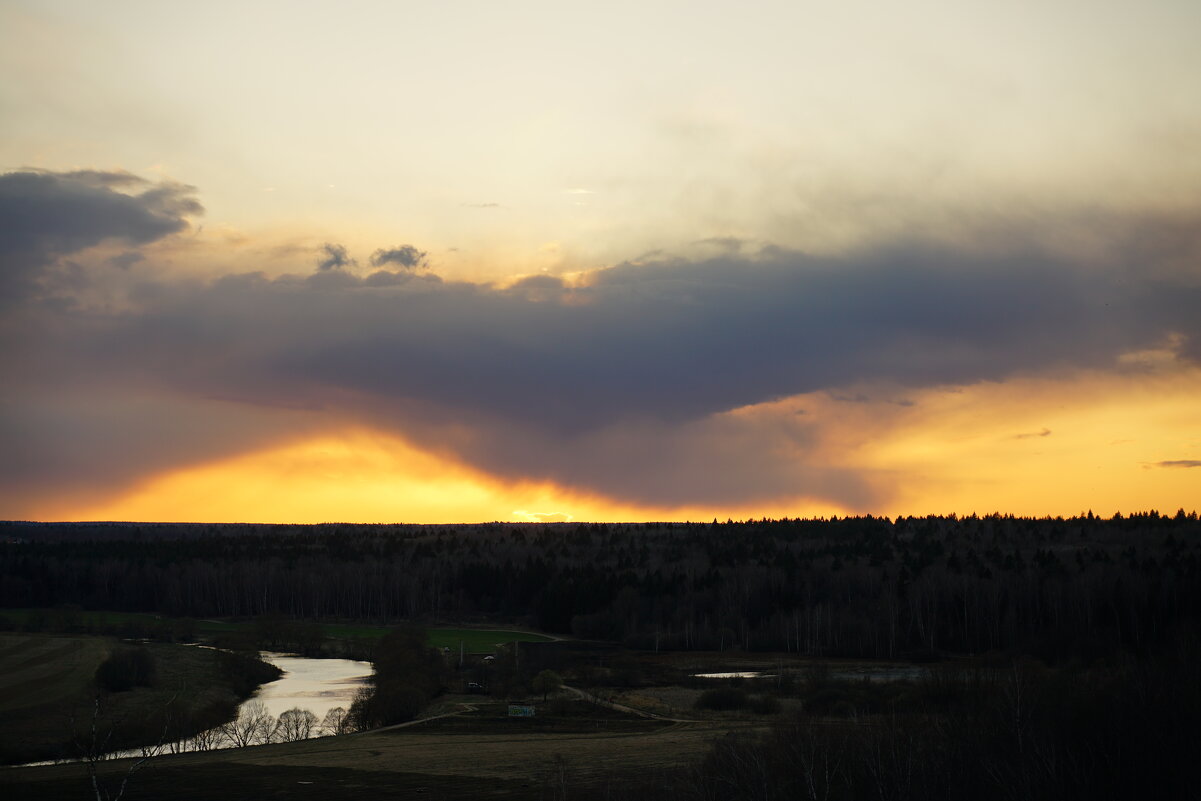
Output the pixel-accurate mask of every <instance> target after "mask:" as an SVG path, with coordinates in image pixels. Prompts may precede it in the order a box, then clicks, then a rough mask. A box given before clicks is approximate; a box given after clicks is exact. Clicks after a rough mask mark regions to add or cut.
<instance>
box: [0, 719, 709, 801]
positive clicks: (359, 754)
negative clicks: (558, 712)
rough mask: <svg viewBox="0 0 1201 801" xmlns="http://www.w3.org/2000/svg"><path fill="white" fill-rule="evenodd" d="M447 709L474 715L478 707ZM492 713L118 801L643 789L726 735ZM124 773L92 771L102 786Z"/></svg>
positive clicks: (19, 789) (225, 766)
mask: <svg viewBox="0 0 1201 801" xmlns="http://www.w3.org/2000/svg"><path fill="white" fill-rule="evenodd" d="M455 700H457V701H462V702H464V703H471V704H474V703H477V702H478V697H476V696H461V697H458V698H457V699H455ZM502 708H503V707H502V706H500V705H495V704H484V705H481V708H480V709H479V710H478V712H477V713H475V714H468V715H465V716H464V717H462V718H442V719H440V720H437V721H431V722H430V723H427V724H420V725H417V726H411V727H407V728H402V729H392V730H381V731H375V732H367V733H364V734H358V735H347V736H343V737H326V738H322V739H317V740H308V741H305V742H300V743H290V744H278V745H269V746H259V747H254V748H243V749H234V750H229V751H214V752H210V753H199V754H182V755H178V756H170V757H164V758H160V759H157V760H154V761H152V762H150V763H148V764H147V765H146V766H145V767H144V768H143V769H142V770H141V771H139V772H138V773H136V774H135V775H134V776H133V778H132V779H131V780H130V783H129V787H128V791H127V793H126V795H125V798H128V799H131V801H138V800H139V799H160V798H173V799H211V798H222V799H229V800H230V801H239V800H240V799H261V798H281V797H282V798H298V799H309V798H312V799H330V801H340V799H360V798H380V799H394V798H425V799H439V800H440V801H462V800H465V799H488V798H506V799H530V800H531V801H532V800H533V799H540V798H544V797H547V796H545V795H544V794H545V792H546V789H547V783H548V782H550V781H553V780H554V777H555V776H556V774H565V775H567V776H568V777H569V778H570V780H571V782H572V783H573V785H578V784H580V783H584V784H590V785H593V786H606V782H610V781H613V780H614V777H618V778H620V777H626V778H627V779H628V777H630V776H637V777H643V778H645V777H653V776H655V775H656V772H659V771H664V770H671V769H673V768H675V767H676V766H678V765H681V764H684V763H686V762H689V761H691V760H695V759H697V758H699V757H700V756H701V755H702V754H704V753H705V752H706V750H707V749H708V748H709V744H710V743H711V742H712V740H713V739H714V738H716V737H719V736H721V734H723V733H724V732H725V731H728V730H729V728H730V726H729V725H716V724H707V723H702V724H664V723H662V722H658V721H647V720H641V719H636V718H630V717H626V716H622V715H619V714H616V713H613V712H611V711H609V710H604V709H599V710H598V709H593V708H591V706H590V705H581V704H577V705H575V706H574V709H575V711H573V712H571V713H568V714H566V715H563V716H561V717H555V716H553V715H546V716H543V717H539V718H533V719H522V720H516V719H506V718H502V717H500V710H501V709H502ZM539 709H540V710H542V707H541V706H539ZM539 714H540V715H542V714H543V713H542V712H541V711H540V712H539ZM128 764H129V762H128V761H127V760H124V761H116V762H112V763H104V764H103V765H102V768H101V769H102V770H103V771H105V772H107V773H108V774H109V778H108V782H109V784H110V786H113V785H115V784H116V783H117V782H119V778H120V776H121V775H122V774H123V773H124V771H125V770H126V769H127V767H128ZM86 790H87V777H86V772H85V770H84V769H83V768H82V767H81V766H79V765H61V766H53V767H45V768H21V769H11V770H7V771H0V795H2V796H3V797H4V798H6V799H13V801H25V799H29V801H32V800H33V799H38V801H48V800H51V799H68V798H79V797H82V796H83V795H86ZM612 797H614V798H620V797H621V793H620V792H619V791H615V793H614V794H613V795H612Z"/></svg>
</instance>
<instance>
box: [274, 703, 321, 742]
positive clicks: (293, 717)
mask: <svg viewBox="0 0 1201 801" xmlns="http://www.w3.org/2000/svg"><path fill="white" fill-rule="evenodd" d="M316 726H317V716H316V715H314V714H313V713H312V712H310V711H309V710H307V709H300V708H299V707H293V708H292V709H289V710H288V711H286V712H282V713H280V716H279V725H278V727H277V732H278V735H277V736H278V737H279V739H280V741H281V742H285V743H294V742H296V741H297V740H307V739H309V738H310V737H312V736H313V730H314V729H315V728H316Z"/></svg>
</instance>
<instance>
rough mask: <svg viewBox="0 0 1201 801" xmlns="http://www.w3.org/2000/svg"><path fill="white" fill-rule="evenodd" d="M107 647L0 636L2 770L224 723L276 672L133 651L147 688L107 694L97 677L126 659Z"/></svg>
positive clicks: (67, 639) (253, 663)
mask: <svg viewBox="0 0 1201 801" xmlns="http://www.w3.org/2000/svg"><path fill="white" fill-rule="evenodd" d="M133 648H134V647H133V646H130V645H129V644H124V643H121V642H119V641H118V640H116V639H115V638H112V637H99V636H88V635H75V636H66V635H52V634H13V633H4V634H0V717H2V718H3V720H4V725H3V726H2V727H0V763H2V764H17V763H23V762H32V761H38V760H48V759H62V758H79V757H85V756H87V755H88V754H89V753H98V752H103V751H111V750H117V749H121V748H135V747H139V746H143V745H155V744H157V743H159V742H166V741H170V740H176V739H181V738H184V737H188V736H190V735H192V734H194V733H196V732H199V731H204V730H205V729H209V728H211V727H213V726H216V725H219V724H220V723H223V722H225V721H227V720H231V719H232V718H233V717H234V715H235V714H236V711H237V708H238V705H239V704H240V703H241V702H242V701H244V700H245V699H246V698H249V697H250V696H251V695H252V694H253V693H254V692H255V691H256V690H257V689H258V688H259V686H260V685H261V684H263V683H264V682H266V681H271V680H273V679H274V678H277V677H278V675H279V673H278V670H277V669H276V668H274V667H272V666H270V665H267V664H265V663H263V662H261V661H259V660H258V659H257V658H255V657H253V656H230V655H228V654H222V653H220V652H217V651H213V650H211V649H201V648H195V647H191V646H185V645H176V644H165V643H145V644H138V645H137V646H136V650H138V651H140V652H144V653H145V654H146V656H147V657H148V659H149V664H151V665H152V666H153V667H152V674H151V676H150V677H149V678H148V681H147V684H146V685H144V686H135V687H132V688H130V689H126V690H122V691H117V692H110V691H105V690H103V689H102V688H101V687H100V686H98V684H97V681H96V671H97V669H98V668H99V667H100V666H101V665H102V664H104V663H105V661H106V660H107V659H109V658H110V657H111V656H112V655H113V654H114V653H115V652H117V651H119V650H125V649H133Z"/></svg>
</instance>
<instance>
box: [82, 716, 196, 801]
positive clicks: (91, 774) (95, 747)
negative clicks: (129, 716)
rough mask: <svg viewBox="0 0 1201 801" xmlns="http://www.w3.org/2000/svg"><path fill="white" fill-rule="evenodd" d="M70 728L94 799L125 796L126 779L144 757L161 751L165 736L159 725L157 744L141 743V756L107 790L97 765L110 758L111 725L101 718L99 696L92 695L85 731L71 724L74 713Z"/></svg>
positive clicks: (111, 800)
mask: <svg viewBox="0 0 1201 801" xmlns="http://www.w3.org/2000/svg"><path fill="white" fill-rule="evenodd" d="M174 700H175V699H174V698H172V699H171V701H168V702H167V704H168V706H170V704H171V703H172V702H174ZM71 724H72V725H71V728H72V731H75V732H76V735H75V737H74V741H75V747H76V749H77V750H78V751H79V752H80V755H81V759H82V760H83V762H84V764H86V765H87V768H88V779H89V781H90V782H91V785H92V792H93V793H94V794H95V796H96V801H119V799H120V798H121V797H122V796H124V795H125V789H126V787H127V786H128V785H129V779H130V777H131V776H133V774H134V773H136V772H137V771H138V769H139V768H141V767H142V765H144V764H146V760H148V759H150V758H151V757H153V756H157V755H158V754H159V753H161V752H162V750H163V742H164V741H165V740H166V737H167V725H166V724H164V725H163V731H162V734H160V735H159V738H158V743H156V744H155V745H153V746H143V747H142V748H141V749H140V750H141V754H142V756H141V758H139V759H136V760H133V761H132V762H130V764H129V767H128V769H126V771H125V773H124V775H121V782H120V784H118V785H117V787H116V791H115V792H114V791H113V790H110V789H109V788H108V787H107V786H105V784H104V782H102V781H101V778H100V771H99V770H98V765H99V764H100V763H101V762H103V761H105V760H106V759H110V758H112V755H111V754H110V751H109V741H110V739H111V738H112V735H113V729H112V726H111V725H104V722H103V721H102V712H101V707H100V698H99V697H96V698H95V699H93V702H92V719H91V724H90V726H89V727H88V731H87V733H86V734H83V735H80V734H78V730H77V729H76V727H75V720H74V716H73V715H72V719H71Z"/></svg>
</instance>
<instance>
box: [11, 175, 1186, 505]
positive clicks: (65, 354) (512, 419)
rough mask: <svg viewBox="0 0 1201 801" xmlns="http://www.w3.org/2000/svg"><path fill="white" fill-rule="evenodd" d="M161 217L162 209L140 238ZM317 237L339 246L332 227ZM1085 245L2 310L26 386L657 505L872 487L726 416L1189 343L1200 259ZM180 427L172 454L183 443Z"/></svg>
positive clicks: (228, 292) (158, 290) (16, 382)
mask: <svg viewBox="0 0 1201 801" xmlns="http://www.w3.org/2000/svg"><path fill="white" fill-rule="evenodd" d="M37 178H38V179H39V180H41V178H43V176H37ZM57 180H59V181H60V182H66V180H65V179H62V178H61V177H60V178H59V179H57ZM29 186H30V187H31V190H30V191H31V192H33V194H34V195H35V196H36V195H37V193H38V192H43V191H45V189H44V187H43V186H41V185H40V184H37V183H36V182H33V183H30V184H29ZM72 191H73V192H76V193H84V194H85V195H86V193H87V192H95V191H98V190H93V189H90V188H87V189H81V188H78V187H76V188H75V189H73V190H72ZM104 191H106V192H107V190H104ZM62 193H63V194H67V195H70V194H71V193H70V192H65V191H63V192H62ZM86 196H87V197H92V195H86ZM110 196H111V197H110ZM100 197H101V199H102V200H104V201H105V202H112V203H115V204H118V205H119V204H121V203H123V202H125V201H123V200H120V198H125V199H126V200H129V197H128V196H117V195H115V193H112V192H108V194H103V195H100ZM138 197H142V196H138ZM114 198H116V199H114ZM122 219H124V218H122ZM131 219H138V220H141V219H142V217H140V216H136V215H133V216H131ZM168 220H169V221H170V220H174V223H173V224H179V223H180V221H179V220H178V219H177V218H168ZM29 223H30V225H31V227H32V228H33V230H35V231H36V230H42V231H47V230H51V229H52V228H54V226H55V225H57V226H58V227H59V228H67V229H70V228H71V226H72V225H74V223H64V222H61V221H59V222H52V221H48V220H41V219H31V220H30V221H29ZM128 227H130V228H132V229H133V230H135V231H138V232H141V231H142V230H143V229H142V228H138V227H136V226H132V224H131V225H130V226H128ZM171 228H172V225H168V224H163V225H162V228H161V229H160V228H155V227H153V226H152V225H150V224H149V223H147V224H146V225H145V233H144V234H143V233H139V235H142V236H151V235H152V234H153V233H157V232H159V231H160V230H169V229H171ZM105 230H106V231H109V232H110V233H108V234H107V235H114V234H112V233H111V232H112V231H113V230H120V229H119V227H118V226H115V225H110V226H108V227H107V228H106V229H105ZM160 235H161V234H160ZM86 238H87V237H83V239H86ZM128 238H131V239H134V237H133V236H132V235H130V236H129V237H128ZM60 240H61V237H60V239H56V240H55V241H60ZM81 241H82V240H81ZM58 247H62V246H61V245H59V246H58ZM1114 252H1115V253H1121V252H1124V251H1122V250H1121V248H1115V249H1114ZM326 254H327V258H330V259H334V261H335V262H338V261H341V263H345V262H346V260H347V259H348V257H347V256H346V255H345V250H344V249H341V248H340V247H338V246H332V245H331V246H329V247H328V248H327V250H326ZM1095 262H1096V260H1095V259H1094V260H1092V261H1091V262H1090V263H1086V264H1083V263H1077V262H1076V261H1073V260H1072V259H1069V258H1066V257H1052V256H1048V255H1045V254H1043V253H1041V252H1039V251H1037V250H1034V249H1029V250H1023V249H1021V248H1019V247H1016V246H1015V247H1013V248H1012V249H1011V250H1010V251H1009V252H1007V253H1001V254H999V255H998V252H997V251H996V249H990V250H987V251H985V254H984V255H982V254H981V253H978V252H974V251H973V250H972V249H970V248H968V247H950V246H944V247H929V246H923V245H919V244H912V243H903V244H898V245H895V246H893V247H889V248H878V249H876V250H874V251H872V252H866V253H859V254H855V255H851V256H847V257H844V258H818V257H813V256H808V255H805V254H801V253H796V252H789V251H784V250H780V249H771V250H766V251H762V252H761V254H760V255H759V256H758V257H755V258H750V257H741V256H738V255H736V254H727V255H725V256H722V257H719V258H713V259H707V260H702V261H685V260H660V261H656V262H650V263H626V264H620V265H617V266H614V267H611V268H608V269H603V270H598V271H596V272H594V273H591V274H589V275H588V276H586V277H585V280H584V281H583V282H582V284H577V285H566V284H564V283H563V282H562V281H561V280H560V279H558V278H555V277H553V276H532V277H529V278H526V279H522V280H521V281H518V282H517V283H516V284H514V285H512V286H509V287H506V288H495V287H490V286H486V285H479V284H469V283H462V282H450V281H447V282H442V281H440V280H438V279H437V278H436V277H433V276H430V277H429V280H424V278H423V276H427V275H428V273H423V274H421V276H414V275H411V274H410V273H408V272H400V273H391V272H388V271H380V272H377V273H374V274H372V275H371V276H369V277H367V278H360V277H357V276H355V275H353V274H351V273H349V272H346V271H344V270H339V269H334V267H335V266H337V265H335V264H331V265H330V266H329V267H328V268H327V269H323V270H321V271H318V272H317V273H315V274H311V275H308V276H299V275H291V276H283V277H279V278H274V279H272V278H267V277H265V276H263V275H261V274H254V273H250V274H244V275H234V276H226V277H224V278H222V279H219V280H216V281H212V282H209V283H189V282H184V281H176V282H172V281H170V280H167V279H156V280H155V282H154V283H149V284H147V283H142V284H138V285H136V286H131V288H130V297H131V298H134V299H135V300H136V305H135V306H133V307H131V308H129V309H126V310H123V311H117V312H112V311H100V310H95V311H91V312H89V311H87V310H86V309H74V310H72V311H71V313H70V314H67V313H65V312H62V311H57V310H55V309H51V308H30V309H27V310H25V313H24V314H23V315H22V317H21V319H19V320H12V321H6V323H4V324H3V327H0V331H3V332H4V338H5V345H6V349H7V350H8V353H9V355H10V357H9V358H7V359H4V368H3V369H4V377H5V382H6V384H7V386H8V387H9V389H10V391H15V392H20V393H21V394H22V396H23V397H27V398H31V399H32V400H30V401H29V403H31V404H33V405H34V406H36V405H37V398H38V397H40V396H43V395H44V396H47V397H51V396H52V397H63V396H70V397H89V396H90V394H99V393H100V392H105V393H109V394H113V393H116V394H117V395H120V394H122V393H124V394H126V395H128V396H129V397H131V398H163V399H176V400H178V399H192V400H196V401H197V402H200V401H205V402H208V401H213V402H218V403H220V404H221V409H222V410H223V412H222V413H223V414H227V413H230V412H229V410H230V409H231V408H234V409H236V408H242V407H245V408H247V409H248V410H253V409H259V410H261V409H278V408H289V409H296V408H303V409H308V410H310V412H311V414H314V415H319V416H320V415H325V416H327V417H328V418H329V419H331V420H340V421H343V422H345V421H358V422H368V423H369V424H371V425H374V426H377V427H381V428H391V429H393V430H395V431H397V432H398V433H401V434H403V435H404V436H406V437H408V438H410V439H414V440H417V441H419V442H421V443H422V444H425V445H428V446H437V447H438V448H439V449H440V450H450V451H453V452H455V453H457V454H458V455H459V456H461V457H462V458H464V459H466V460H467V461H469V462H471V463H472V464H475V465H477V466H480V467H482V468H484V469H487V470H490V471H492V472H494V473H496V474H499V475H506V476H512V477H530V476H533V477H539V478H550V479H554V480H556V481H560V482H563V483H566V484H569V485H572V486H579V487H588V488H591V489H595V490H599V491H602V492H608V493H611V494H613V495H615V496H617V497H623V498H630V499H638V500H640V501H643V502H650V503H679V504H684V503H692V502H714V503H716V502H722V503H728V502H739V501H747V500H753V499H765V498H772V497H781V496H785V495H797V494H802V493H804V492H808V493H810V494H812V495H814V496H815V497H820V498H825V499H834V500H838V501H841V502H846V503H855V504H864V503H867V502H870V501H871V500H872V499H873V495H872V490H871V488H870V487H869V486H868V484H867V483H866V481H865V480H864V478H863V477H862V476H857V475H855V474H853V473H850V472H846V471H841V472H840V471H837V470H833V469H830V468H828V467H826V466H824V465H814V464H809V463H808V462H807V461H806V457H805V454H806V453H809V452H810V451H811V450H812V448H813V447H815V442H816V439H817V434H816V432H817V429H816V426H817V425H818V423H817V422H816V421H809V420H808V418H807V417H806V418H801V417H798V416H797V415H795V414H790V415H788V417H787V419H785V418H780V419H775V418H772V419H763V420H759V419H756V420H744V419H741V418H739V417H738V416H728V415H727V416H722V417H715V416H714V415H717V414H718V413H721V412H726V411H729V410H732V409H736V408H739V407H743V406H747V405H750V404H757V403H762V402H765V401H770V400H774V399H779V398H784V397H787V396H791V395H796V394H800V393H807V392H812V391H818V390H827V391H838V390H839V388H845V387H853V386H856V385H862V384H874V385H878V386H889V385H894V386H895V387H896V388H897V389H896V392H897V395H896V397H903V393H904V388H906V387H910V388H921V387H929V386H934V385H963V384H969V383H972V382H977V381H983V380H1004V379H1006V378H1007V377H1010V376H1014V375H1019V374H1029V373H1034V372H1044V373H1047V372H1054V371H1068V370H1074V369H1079V368H1115V367H1119V366H1120V361H1119V357H1120V356H1121V355H1122V354H1124V353H1127V352H1129V351H1132V350H1144V349H1149V348H1157V347H1163V346H1164V345H1165V344H1166V343H1170V342H1174V343H1177V346H1178V351H1179V353H1181V354H1182V355H1184V356H1185V357H1188V355H1189V354H1191V353H1195V352H1196V349H1197V347H1198V346H1197V342H1198V338H1199V337H1201V316H1199V315H1197V314H1196V313H1195V312H1196V309H1198V308H1201V289H1199V288H1198V286H1197V284H1196V282H1195V281H1194V280H1193V279H1191V278H1188V276H1185V278H1180V279H1179V280H1177V279H1176V278H1173V277H1172V276H1173V275H1174V274H1173V273H1171V272H1170V271H1168V272H1165V273H1162V274H1159V275H1158V276H1157V277H1156V278H1155V280H1147V279H1145V278H1144V277H1143V276H1144V273H1145V272H1146V271H1147V270H1148V268H1149V266H1151V267H1153V266H1154V264H1150V263H1148V262H1147V261H1145V260H1130V261H1124V260H1122V259H1121V258H1118V257H1115V258H1114V259H1113V260H1112V261H1110V262H1108V263H1105V264H1098V263H1095ZM131 280H140V281H143V282H144V281H146V280H147V279H144V278H142V279H133V278H131ZM1128 369H1137V368H1136V367H1130V368H1128ZM890 391H891V390H890ZM846 397H850V398H852V399H854V397H855V396H854V395H853V394H852V395H848V396H846ZM214 399H215V400H214ZM164 403H167V401H164ZM201 405H203V404H201ZM172 408H173V407H172ZM196 408H200V407H199V406H198V407H196ZM17 414H18V416H19V414H20V413H19V412H18V413H17ZM161 414H162V416H163V417H164V419H166V418H170V419H175V420H177V422H179V431H180V432H181V433H178V434H177V436H176V439H177V440H184V441H191V440H192V439H193V438H195V439H196V441H197V444H196V445H195V447H194V448H192V450H196V449H199V450H201V451H204V447H202V446H205V445H206V443H207V437H208V434H207V433H206V425H205V424H204V414H205V413H204V412H201V411H196V410H193V411H191V412H188V413H186V414H184V413H182V412H180V413H178V414H177V413H176V412H171V413H170V414H168V412H166V411H164V412H162V413H161ZM189 418H195V420H190V419H189ZM121 419H122V420H125V423H123V425H128V426H136V425H137V422H136V420H133V421H131V420H129V419H127V418H121ZM106 425H108V424H107V423H106ZM39 430H43V431H46V432H52V431H53V430H54V425H53V424H52V423H47V424H46V425H45V426H43V427H41V428H40V429H39ZM193 431H194V432H195V433H192V432H193ZM46 436H51V434H46ZM117 439H118V440H119V437H118V438H117ZM76 440H77V441H78V442H80V443H86V442H87V441H88V437H86V436H83V435H82V434H79V435H73V437H72V438H71V441H65V442H64V443H63V444H62V448H61V449H60V450H55V451H53V452H54V453H59V454H60V455H59V456H58V457H55V459H51V460H49V461H46V460H42V461H41V462H39V463H38V464H39V465H40V467H39V468H38V469H39V471H40V473H39V474H40V475H43V476H44V477H45V478H46V481H47V482H49V481H50V480H51V479H52V478H53V477H54V476H55V475H56V471H57V470H59V469H60V468H59V467H55V464H59V465H60V466H61V470H62V471H66V470H67V468H66V467H65V466H62V465H66V464H67V462H69V461H70V460H69V458H68V456H67V455H65V454H69V453H70V452H71V450H72V447H74V446H73V444H72V443H73V442H74V441H76ZM106 441H107V440H106ZM171 443H172V444H169V445H164V448H168V449H177V450H178V453H179V454H180V458H181V459H184V458H187V457H186V454H187V453H191V452H192V451H191V450H189V447H190V446H186V445H185V444H184V443H183V442H177V441H175V440H171ZM31 447H32V446H31ZM79 447H84V446H83V445H80V446H79ZM47 458H49V457H47ZM137 458H140V457H138V456H137V455H136V454H135V455H134V456H131V457H130V459H131V460H132V459H137ZM147 458H149V457H147ZM156 459H158V457H156ZM160 461H162V460H161V459H159V460H158V461H155V462H154V465H158V464H159V462H160ZM146 465H147V469H149V468H150V466H151V463H150V461H147V462H146ZM13 469H16V468H11V467H8V468H3V471H4V472H8V473H11V471H12V470H13Z"/></svg>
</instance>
